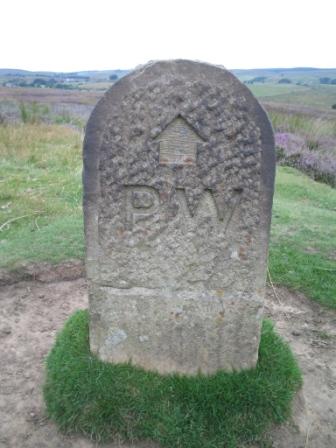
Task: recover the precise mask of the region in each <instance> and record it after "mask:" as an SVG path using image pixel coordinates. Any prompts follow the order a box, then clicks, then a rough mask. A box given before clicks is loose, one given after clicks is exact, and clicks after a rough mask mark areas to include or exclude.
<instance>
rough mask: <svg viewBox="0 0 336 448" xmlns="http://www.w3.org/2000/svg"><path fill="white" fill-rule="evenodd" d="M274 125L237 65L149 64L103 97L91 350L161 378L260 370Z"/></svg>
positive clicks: (93, 141) (91, 244)
mask: <svg viewBox="0 0 336 448" xmlns="http://www.w3.org/2000/svg"><path fill="white" fill-rule="evenodd" d="M274 168H275V158H274V143H273V133H272V129H271V126H270V124H269V121H268V119H267V116H266V114H265V112H264V110H263V109H262V108H261V107H260V105H259V104H258V102H257V101H256V100H255V98H254V97H253V96H252V94H251V93H250V92H249V90H248V89H247V88H246V87H245V86H244V85H242V84H241V83H240V82H239V81H238V80H237V79H236V78H235V77H234V76H233V75H232V74H231V73H229V72H228V71H226V70H224V69H222V68H219V67H215V66H211V65H208V64H202V63H197V62H191V61H184V60H177V61H166V62H165V61H163V62H155V63H151V64H148V65H146V66H144V67H141V68H139V69H137V70H135V71H134V72H133V73H131V74H130V75H128V76H126V77H124V78H122V79H121V80H120V81H118V82H117V83H116V84H115V85H114V86H113V87H112V88H111V89H110V90H109V91H108V92H107V93H106V94H105V96H104V97H103V98H102V99H101V100H100V102H99V103H98V105H97V106H96V108H95V110H94V112H93V113H92V115H91V118H90V120H89V122H88V125H87V130H86V136H85V143H84V209H85V232H86V244H87V276H88V282H89V294H90V347H91V350H92V352H94V353H96V354H97V355H98V357H99V358H100V359H102V360H104V361H111V362H127V361H131V362H132V363H133V364H135V365H138V366H142V367H144V368H146V369H151V370H157V371H159V372H161V373H167V372H181V373H186V374H196V373H197V372H202V373H206V374H211V373H214V372H216V371H217V370H218V369H225V370H228V371H231V370H239V369H245V368H250V367H254V366H255V364H256V362H257V357H258V347H259V339H260V325H261V318H262V309H263V298H264V289H265V277H266V274H265V273H266V261H267V246H268V238H269V226H270V218H271V207H272V196H273V182H274Z"/></svg>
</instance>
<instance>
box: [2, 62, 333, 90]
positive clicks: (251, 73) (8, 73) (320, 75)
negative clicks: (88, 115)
mask: <svg viewBox="0 0 336 448" xmlns="http://www.w3.org/2000/svg"><path fill="white" fill-rule="evenodd" d="M230 71H231V72H232V73H234V74H235V75H236V76H237V77H238V78H239V79H240V80H241V81H242V82H244V83H246V84H264V83H267V84H296V85H299V86H314V85H319V84H333V85H336V68H316V67H294V68H254V69H232V70H230ZM129 72H130V70H123V69H116V70H86V71H85V70H84V71H78V72H48V71H29V70H20V69H13V68H1V69H0V85H4V86H8V87H54V88H67V89H78V88H80V89H89V90H90V89H94V90H96V89H98V90H99V89H102V88H106V86H103V85H102V84H103V83H109V84H110V83H111V82H115V81H117V80H118V79H120V78H122V77H123V76H125V75H126V74H127V73H129Z"/></svg>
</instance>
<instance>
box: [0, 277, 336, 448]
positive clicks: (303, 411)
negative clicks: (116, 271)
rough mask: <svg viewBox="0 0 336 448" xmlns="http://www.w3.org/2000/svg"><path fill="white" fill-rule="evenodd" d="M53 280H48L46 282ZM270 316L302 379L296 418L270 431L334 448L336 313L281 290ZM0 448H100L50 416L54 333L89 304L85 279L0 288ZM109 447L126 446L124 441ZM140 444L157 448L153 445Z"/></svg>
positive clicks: (296, 443) (284, 439) (281, 443)
mask: <svg viewBox="0 0 336 448" xmlns="http://www.w3.org/2000/svg"><path fill="white" fill-rule="evenodd" d="M46 280H47V279H46ZM276 292H277V298H276V297H275V296H274V294H273V291H272V290H270V291H269V292H268V295H267V303H266V315H267V316H269V317H271V318H272V320H273V321H274V322H275V324H276V327H277V330H278V331H279V333H280V334H281V335H282V336H283V337H284V339H285V340H286V341H288V342H289V343H290V345H291V347H292V349H293V351H294V353H295V354H296V356H297V359H298V361H299V363H300V366H301V368H302V371H303V374H304V386H303V389H302V391H301V392H300V394H299V395H298V397H297V399H296V401H295V403H294V416H293V421H292V422H290V423H288V424H286V425H284V426H282V427H279V428H274V429H273V430H272V432H271V435H270V437H271V439H272V441H273V446H274V447H275V448H289V447H290V448H304V447H305V448H306V447H310V448H327V447H328V448H330V447H334V446H336V347H335V341H336V312H333V311H330V310H327V309H323V308H321V307H320V306H318V305H317V304H315V303H313V302H311V301H309V300H308V299H306V298H305V297H304V296H302V295H300V294H294V293H290V292H288V291H287V290H285V289H279V288H278V289H276ZM0 304H1V307H0V341H1V347H2V350H1V364H0V447H1V448H9V447H10V448H21V447H25V448H42V447H45V448H54V447H55V448H61V447H62V448H69V447H79V448H91V447H94V446H96V444H95V443H93V442H91V441H89V440H86V439H83V438H79V437H77V436H71V437H70V436H65V435H63V434H61V433H60V432H59V431H58V430H57V428H56V426H55V425H54V424H53V423H52V422H50V421H49V420H48V419H47V418H46V415H45V408H44V404H43V399H42V384H43V375H44V359H45V357H46V355H47V353H48V351H49V350H50V348H51V346H52V344H53V342H54V340H55V335H56V332H57V331H58V330H60V329H61V327H62V325H63V323H64V321H65V320H66V318H67V317H68V316H69V315H70V314H71V313H72V312H74V311H75V310H77V309H83V308H86V307H87V289H86V283H85V281H84V280H83V279H82V278H79V279H77V280H71V281H64V280H63V281H58V282H55V281H54V282H51V283H43V282H41V281H25V282H20V283H16V284H11V285H5V286H2V287H1V289H0ZM107 446H108V447H111V448H112V447H113V448H116V447H121V446H123V447H125V448H126V446H132V445H122V444H121V443H119V442H116V443H114V444H109V445H107ZM136 446H137V447H140V446H141V447H153V446H154V445H152V444H151V443H147V442H145V443H143V444H141V445H139V444H137V445H136Z"/></svg>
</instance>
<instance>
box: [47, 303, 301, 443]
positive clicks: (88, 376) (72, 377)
mask: <svg viewBox="0 0 336 448" xmlns="http://www.w3.org/2000/svg"><path fill="white" fill-rule="evenodd" d="M301 383H302V379H301V373H300V370H299V367H298V365H297V363H296V361H295V359H294V357H293V355H292V353H291V351H290V349H289V347H288V346H287V345H286V344H285V343H284V342H283V341H282V340H281V339H280V337H279V336H278V335H277V334H276V333H275V332H274V330H273V326H272V323H271V322H269V321H265V322H264V323H263V328H262V337H261V344H260V350H259V361H258V365H257V368H256V369H253V370H248V371H244V372H239V373H224V372H219V373H217V374H215V375H212V376H204V375H198V376H194V377H187V376H182V375H159V374H157V373H153V372H146V371H145V370H143V369H140V368H136V367H134V366H132V365H130V364H108V363H104V362H101V361H99V360H98V359H97V358H96V357H95V356H93V355H92V354H91V353H90V350H89V338H88V313H87V311H78V312H76V313H75V314H74V315H73V316H72V317H70V319H69V320H68V321H67V322H66V324H65V326H64V329H63V330H62V332H61V333H60V334H59V335H58V337H57V340H56V343H55V346H54V347H53V349H52V350H51V352H50V354H49V356H48V358H47V376H46V383H45V386H44V397H45V401H46V404H47V411H48V414H49V416H50V417H51V418H52V419H53V420H55V421H56V423H57V424H58V425H59V427H60V428H61V429H62V430H63V431H67V432H79V433H82V434H86V435H87V436H89V437H90V438H93V439H96V440H100V441H107V440H110V439H113V438H117V437H119V438H120V437H121V438H122V439H124V440H132V441H134V440H138V439H146V440H149V439H151V440H153V441H155V442H158V443H159V444H161V445H162V446H163V447H169V448H171V447H180V448H183V447H185V448H187V447H188V448H196V447H197V448H198V447H199V448H201V447H202V448H216V447H221V448H223V447H226V448H233V447H241V446H242V444H244V443H249V442H253V441H254V442H256V441H258V440H259V441H260V440H261V437H262V434H263V433H264V431H265V430H266V429H267V427H268V426H269V425H270V424H271V423H281V422H283V421H285V420H286V419H287V418H288V417H289V415H290V405H291V400H292V398H293V396H294V394H295V392H296V391H297V389H298V388H299V387H300V385H301Z"/></svg>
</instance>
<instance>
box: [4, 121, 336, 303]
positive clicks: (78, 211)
mask: <svg viewBox="0 0 336 448" xmlns="http://www.w3.org/2000/svg"><path fill="white" fill-rule="evenodd" d="M81 145H82V142H81V135H80V133H79V132H78V131H76V130H74V129H71V128H69V127H65V126H60V125H44V124H26V125H18V126H0V158H1V163H0V185H1V190H0V228H1V227H2V230H1V231H0V238H1V241H0V252H1V257H0V267H2V268H7V269H15V268H16V267H17V266H18V265H20V263H25V262H41V261H44V262H45V261H46V262H51V263H58V262H61V261H65V260H68V259H71V258H74V259H83V257H84V235H83V218H82V187H81V171H82V165H81ZM6 223H8V224H6ZM335 228H336V190H335V189H332V188H330V187H328V186H326V185H323V184H319V183H316V182H314V181H313V180H311V179H309V178H308V177H307V176H305V175H303V174H301V173H300V172H298V171H296V170H294V169H290V168H284V167H278V170H277V177H276V193H275V197H274V209H273V222H272V233H271V244H270V258H269V266H270V272H271V276H272V279H273V281H274V282H275V283H278V284H282V285H286V286H289V287H291V288H294V289H297V290H299V291H303V292H305V293H306V294H307V295H308V296H310V297H311V298H313V299H315V300H317V301H319V302H320V303H322V304H324V305H328V306H329V307H332V308H336V282H335V280H334V278H335V273H336V262H335V260H336V232H335Z"/></svg>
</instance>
